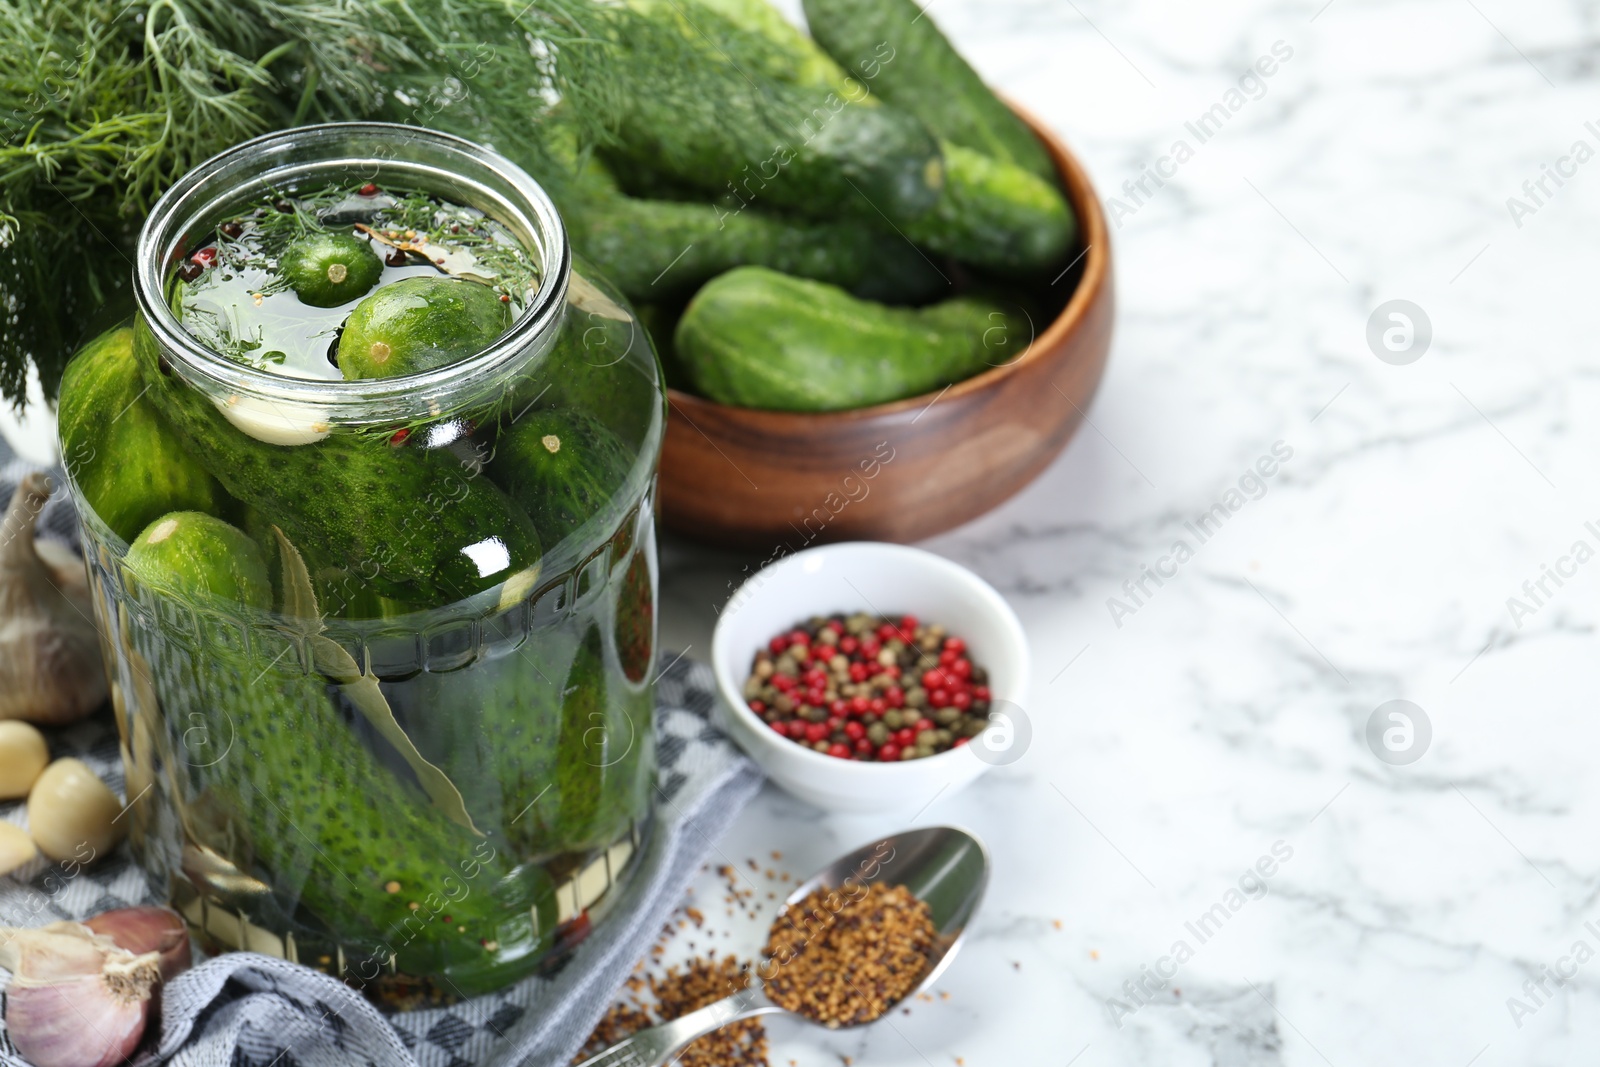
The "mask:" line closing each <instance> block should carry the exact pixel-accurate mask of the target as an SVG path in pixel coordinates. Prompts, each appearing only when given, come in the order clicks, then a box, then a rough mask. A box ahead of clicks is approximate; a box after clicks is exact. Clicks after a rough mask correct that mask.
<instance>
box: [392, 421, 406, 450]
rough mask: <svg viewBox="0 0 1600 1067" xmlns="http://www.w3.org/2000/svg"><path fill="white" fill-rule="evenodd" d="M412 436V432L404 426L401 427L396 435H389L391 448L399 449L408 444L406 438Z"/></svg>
mask: <svg viewBox="0 0 1600 1067" xmlns="http://www.w3.org/2000/svg"><path fill="white" fill-rule="evenodd" d="M410 436H411V431H410V430H408V429H406V428H405V427H404V426H402V427H400V428H399V429H398V430H396V431H395V432H394V433H392V434H390V435H389V447H391V448H399V447H400V446H401V445H403V444H405V443H406V438H408V437H410Z"/></svg>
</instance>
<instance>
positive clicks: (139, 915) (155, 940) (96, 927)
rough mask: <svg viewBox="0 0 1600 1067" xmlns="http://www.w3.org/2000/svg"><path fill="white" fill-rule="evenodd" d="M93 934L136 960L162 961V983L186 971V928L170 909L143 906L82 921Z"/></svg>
mask: <svg viewBox="0 0 1600 1067" xmlns="http://www.w3.org/2000/svg"><path fill="white" fill-rule="evenodd" d="M83 925H85V926H87V927H88V928H89V929H90V930H92V931H93V932H94V933H97V934H101V935H103V936H105V937H109V938H110V939H111V940H113V941H115V942H116V943H117V947H118V948H124V949H127V950H128V951H129V952H131V953H133V954H134V955H135V956H142V955H143V954H144V953H146V952H154V953H156V954H157V955H158V956H160V957H161V980H162V981H163V982H166V981H170V980H171V979H172V976H173V975H175V974H179V973H181V972H183V971H187V970H188V969H189V964H190V962H191V960H192V959H193V957H192V955H191V949H190V947H189V924H188V923H186V922H184V921H183V916H181V915H179V914H178V913H177V912H175V911H173V910H172V909H171V908H157V907H152V906H148V905H147V906H144V907H137V908H117V909H115V910H114V911H103V912H101V913H100V914H99V915H95V916H93V917H91V918H89V919H86V920H84V923H83Z"/></svg>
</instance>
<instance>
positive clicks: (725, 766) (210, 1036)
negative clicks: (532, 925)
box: [0, 446, 761, 1067]
mask: <svg viewBox="0 0 1600 1067" xmlns="http://www.w3.org/2000/svg"><path fill="white" fill-rule="evenodd" d="M0 448H3V446H0ZM5 458H6V457H4V456H0V463H3V462H4V459H5ZM25 470H26V468H22V467H20V466H19V465H17V464H15V463H13V464H9V465H6V466H4V467H3V469H0V497H3V499H4V500H7V501H8V500H10V498H11V493H12V491H13V490H14V489H15V487H16V483H17V479H18V478H20V477H21V474H22V473H25ZM51 505H52V507H56V506H57V505H56V501H54V500H52V501H51ZM71 523H72V517H71V510H70V507H68V508H66V511H65V515H64V517H63V515H62V513H61V512H60V511H59V510H56V511H49V512H47V513H46V515H45V516H44V517H43V518H42V519H41V532H42V533H45V532H48V533H52V534H58V535H62V536H64V537H73V536H74V534H75V531H73V529H72V526H71ZM715 699H716V696H715V686H714V683H713V681H712V677H711V671H710V668H708V667H706V666H705V665H704V664H700V663H696V662H693V661H690V660H687V659H685V660H680V661H678V662H675V663H673V664H672V665H671V666H669V667H668V668H667V670H666V671H665V673H664V674H663V675H662V677H661V680H660V681H659V682H658V683H657V696H656V700H657V706H656V737H657V750H658V763H659V771H658V776H657V780H656V794H655V801H656V813H655V814H656V826H655V830H654V832H653V833H651V834H650V835H649V838H648V841H647V844H646V847H645V853H644V855H643V857H642V858H641V861H640V862H641V863H642V864H643V866H642V868H641V870H640V872H639V876H638V877H637V878H636V879H635V880H634V881H633V882H632V883H631V884H630V886H629V887H628V888H627V889H626V893H627V896H626V897H625V898H623V899H621V900H619V901H618V903H617V905H616V909H615V910H614V911H613V912H611V914H610V916H609V917H608V918H607V920H606V922H604V923H602V924H600V925H599V926H597V927H596V929H595V931H594V933H593V934H591V935H590V936H589V937H588V938H587V939H586V940H585V941H584V942H583V943H582V944H581V945H580V946H579V947H578V949H577V951H576V952H575V953H574V954H573V956H572V958H571V959H570V960H569V961H568V962H567V963H566V964H565V965H564V966H563V967H561V969H560V970H558V971H557V972H556V973H554V974H551V975H545V976H537V977H533V978H528V979H524V980H523V981H521V982H519V983H517V984H516V985H513V986H512V987H510V988H509V989H506V990H503V991H502V992H499V993H496V994H492V995H489V996H485V997H478V998H475V999H472V1000H467V1001H463V1002H461V1003H459V1004H455V1005H452V1006H450V1007H446V1008H432V1009H427V1010H424V1011H415V1012H405V1013H399V1014H393V1015H384V1014H382V1013H380V1012H379V1011H378V1010H377V1009H376V1008H374V1007H373V1006H372V1005H371V1004H370V1003H368V1002H367V1001H366V1000H365V999H363V998H362V996H361V995H360V994H359V993H356V992H355V991H354V990H352V989H350V988H349V987H348V986H346V985H344V984H343V983H341V982H339V981H337V980H335V979H333V978H330V977H328V976H327V975H324V974H321V973H319V972H317V971H313V970H311V969H309V968H306V967H302V966H299V965H297V964H293V963H289V962H287V961H285V960H280V959H275V958H272V957H268V956H261V955H256V954H254V953H246V952H238V953H230V954H228V955H224V956H219V957H216V958H215V959H212V960H210V961H208V962H206V963H202V964H200V965H199V966H197V967H195V968H194V969H193V970H191V971H189V972H187V973H185V974H182V975H180V976H179V977H178V978H176V979H174V980H173V981H172V983H171V984H169V985H168V986H166V988H165V990H164V991H163V993H162V1025H161V1044H160V1047H159V1048H158V1049H156V1050H155V1051H153V1052H149V1053H146V1054H145V1055H144V1056H143V1057H142V1058H141V1059H140V1061H139V1067H146V1065H153V1064H158V1063H165V1064H170V1065H173V1067H257V1065H259V1067H268V1065H272V1067H296V1065H298V1067H349V1065H363V1067H364V1065H373V1067H470V1065H482V1067H554V1065H559V1064H565V1063H567V1062H568V1061H569V1060H571V1058H572V1056H573V1054H574V1053H575V1052H576V1050H577V1049H578V1047H579V1046H580V1045H581V1044H582V1042H583V1040H584V1039H585V1038H586V1037H587V1036H588V1035H589V1032H590V1030H591V1029H593V1027H594V1024H595V1022H596V1021H597V1020H598V1019H599V1017H600V1015H601V1013H602V1012H603V1011H604V1010H605V1008H606V1006H607V1005H608V1004H609V1003H610V1000H611V998H612V996H613V994H614V993H615V992H616V990H617V989H618V988H619V987H620V986H621V985H622V982H623V980H624V979H625V978H627V976H628V974H629V973H630V972H631V971H632V969H633V966H634V964H635V963H636V962H637V961H638V960H639V959H640V957H641V956H643V955H644V953H645V952H646V950H647V949H648V948H649V946H650V944H651V942H652V940H653V938H654V936H655V934H656V933H657V932H658V931H659V930H660V929H661V926H662V924H663V923H665V922H666V921H667V917H668V915H669V913H670V912H671V911H672V909H673V908H674V907H676V906H677V904H678V903H679V901H680V900H681V899H682V897H683V892H684V888H685V886H686V885H687V884H688V881H689V879H690V877H691V876H692V875H693V874H694V872H695V871H696V870H697V869H698V868H699V866H700V864H701V863H702V862H703V861H704V859H705V857H706V854H707V853H708V852H709V851H710V849H711V846H712V843H713V842H714V841H715V840H716V839H717V838H718V837H719V836H720V835H721V834H722V832H723V831H724V830H725V829H726V828H727V826H728V824H729V823H730V822H731V821H732V820H733V818H734V817H735V816H736V815H737V814H738V813H739V811H740V810H741V809H742V808H743V807H744V805H745V803H746V801H748V800H749V799H750V797H751V796H753V795H754V793H755V791H756V790H757V789H758V788H759V787H760V784H761V775H760V772H759V771H758V770H757V769H756V767H755V765H754V764H752V763H751V762H750V761H749V760H748V759H746V758H745V757H744V756H743V755H742V754H741V753H740V752H739V751H738V750H737V749H736V748H735V747H734V746H733V745H732V743H731V742H729V740H728V739H727V738H726V737H725V736H724V735H723V734H722V733H721V732H720V731H718V730H717V729H716V728H715V727H714V726H713V725H712V724H711V710H712V706H713V703H714V701H715ZM51 755H53V756H69V755H70V756H77V757H79V758H80V759H83V760H84V761H85V762H87V763H88V764H89V765H90V766H91V767H93V768H94V769H95V771H96V772H98V773H99V774H100V776H101V777H102V778H104V779H105V780H106V781H107V782H108V783H109V784H110V785H111V787H112V789H113V790H116V791H117V792H118V793H119V795H120V793H121V791H122V786H123V778H122V767H121V764H120V761H119V758H118V754H117V741H116V736H115V733H114V730H113V728H112V727H111V725H110V723H109V721H108V720H107V719H106V717H104V716H99V717H96V718H95V719H93V720H91V721H90V722H86V723H82V724H80V725H78V726H74V727H72V728H69V729H66V730H61V731H55V732H53V733H52V735H51ZM0 818H4V819H6V820H7V821H10V822H14V823H17V824H18V825H22V824H23V823H24V818H23V811H22V805H21V804H9V805H5V806H4V807H0ZM150 902H151V901H150V898H149V897H148V894H147V890H146V887H145V881H144V877H143V875H142V874H141V873H140V871H139V870H138V868H137V867H135V866H134V865H133V863H132V862H131V861H130V860H129V858H128V856H127V854H126V849H125V848H124V849H119V850H118V851H117V852H116V854H114V855H113V856H111V857H110V858H108V859H107V860H105V861H104V862H103V863H101V864H99V865H97V866H95V867H93V868H89V869H87V870H83V871H79V872H77V873H76V874H75V875H73V876H71V877H68V876H67V875H66V873H65V872H64V871H63V869H62V868H60V867H58V866H54V865H50V864H47V863H46V861H44V860H43V859H38V860H34V861H33V863H32V864H30V865H29V866H28V867H25V868H23V869H22V870H20V871H18V872H17V873H16V875H14V876H12V877H8V878H0V925H6V926H37V925H41V924H43V923H47V922H53V921H55V920H58V919H80V918H84V917H86V916H89V915H93V914H94V913H96V912H99V911H105V910H107V909H110V908H118V907H125V906H127V905H129V904H141V903H150ZM3 973H4V972H0V974H3ZM0 1063H3V1064H6V1065H24V1064H25V1061H24V1060H23V1059H21V1057H19V1056H17V1054H16V1050H15V1049H14V1048H13V1047H12V1045H11V1042H10V1040H9V1039H8V1038H6V1037H5V1036H4V1034H3V1033H0Z"/></svg>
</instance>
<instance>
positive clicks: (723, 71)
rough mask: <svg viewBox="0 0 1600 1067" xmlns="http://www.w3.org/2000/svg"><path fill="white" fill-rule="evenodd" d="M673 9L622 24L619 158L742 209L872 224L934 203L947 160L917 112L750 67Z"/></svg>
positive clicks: (613, 151)
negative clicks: (692, 34)
mask: <svg viewBox="0 0 1600 1067" xmlns="http://www.w3.org/2000/svg"><path fill="white" fill-rule="evenodd" d="M674 17H675V16H671V15H668V16H662V17H660V18H653V19H644V20H634V21H630V22H627V23H624V24H623V26H622V27H621V29H620V30H619V42H618V43H619V44H620V45H621V50H622V52H623V55H621V56H620V57H619V61H618V62H617V64H616V70H617V73H618V75H619V76H620V77H621V78H623V79H624V81H626V82H627V83H628V84H627V86H626V90H627V91H626V92H625V93H624V94H623V98H624V100H625V101H626V103H625V105H624V106H623V107H621V108H620V109H619V112H618V115H617V130H616V145H615V146H614V147H613V148H612V149H610V150H609V155H610V157H611V158H613V159H618V160H621V161H622V163H623V165H626V166H630V167H634V168H637V169H638V170H640V171H642V172H646V173H652V174H657V175H660V176H662V177H664V178H667V179H670V180H672V181H675V182H681V183H683V184H685V185H687V186H690V187H693V188H698V189H703V190H706V191H709V192H711V193H712V194H714V195H718V196H728V197H729V199H728V204H729V205H731V206H736V207H740V206H747V205H749V204H751V203H760V204H762V205H763V206H768V205H770V206H773V207H778V208H788V209H792V210H795V211H798V212H800V213H802V214H807V215H812V216H815V217H818V218H823V219H828V220H837V219H838V218H839V217H841V216H845V217H853V218H860V219H866V220H869V221H871V222H872V223H874V224H877V223H879V222H880V221H881V220H882V219H885V218H887V219H888V220H889V221H890V222H891V223H894V224H899V223H901V222H904V221H907V220H909V219H912V218H916V217H917V216H919V215H921V214H923V213H924V212H926V211H928V210H929V209H930V208H932V206H933V204H934V202H935V201H936V200H937V199H938V196H939V190H940V187H941V186H942V185H943V181H944V163H943V158H942V157H941V155H940V153H939V146H938V143H937V142H936V141H935V140H934V139H933V137H932V135H931V134H930V133H929V132H928V130H927V128H926V127H925V126H923V124H922V123H921V122H920V121H918V120H917V119H916V118H915V117H914V116H912V115H911V114H910V113H908V112H905V111H902V110H899V109H897V108H890V107H861V106H858V105H852V104H850V103H849V102H848V101H847V100H846V99H845V98H844V97H842V96H840V95H839V94H838V93H835V92H832V91H829V90H827V89H823V88H816V87H811V86H805V85H798V84H795V83H794V82H792V81H782V80H779V79H777V78H774V77H772V76H771V75H770V74H767V73H765V72H764V71H763V70H761V69H759V68H754V69H748V70H747V69H745V67H744V66H741V64H740V62H739V61H740V58H741V57H740V55H739V54H734V55H728V54H727V53H726V52H725V51H723V50H718V49H716V48H712V47H710V46H708V45H704V44H701V43H700V42H698V41H693V40H690V39H689V38H688V37H686V36H685V35H684V34H683V33H682V32H681V30H680V29H679V28H678V26H677V25H676V24H675V23H674V21H673V19H674ZM635 23H640V24H642V25H636V24H635Z"/></svg>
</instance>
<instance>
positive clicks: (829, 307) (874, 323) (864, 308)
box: [674, 267, 1033, 411]
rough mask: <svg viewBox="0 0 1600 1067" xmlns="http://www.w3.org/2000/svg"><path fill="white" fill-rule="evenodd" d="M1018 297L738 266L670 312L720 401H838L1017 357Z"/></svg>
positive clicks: (695, 367)
mask: <svg viewBox="0 0 1600 1067" xmlns="http://www.w3.org/2000/svg"><path fill="white" fill-rule="evenodd" d="M1032 340H1033V334H1032V326H1031V323H1030V321H1029V319H1028V317H1027V316H1026V314H1025V313H1024V312H1023V310H1022V309H1020V308H1017V307H1015V306H1012V305H1007V304H1004V303H1001V302H999V301H995V300H990V299H987V298H984V297H977V296H963V297H956V298H954V299H951V300H946V301H944V302H942V303H939V304H934V305H932V306H929V307H925V308H917V309H907V308H892V307H886V306H884V305H882V304H875V303H873V302H871V301H866V300H858V299H857V298H855V297H853V296H851V295H850V294H849V293H847V292H845V291H844V290H842V289H840V288H838V287H837V286H831V285H826V284H824V283H822V282H814V281H809V280H806V279H804V278H791V277H789V276H787V275H784V274H779V273H777V272H776V271H770V270H766V269H764V268H761V267H741V268H739V269H738V270H732V271H729V272H728V273H727V274H724V275H722V276H721V277H719V278H715V279H713V280H712V281H711V282H709V283H707V284H706V286H705V288H703V289H701V290H700V292H699V293H698V294H696V296H695V298H694V299H693V300H692V301H690V302H689V307H688V309H687V310H685V311H684V313H683V318H682V319H681V320H679V322H678V329H677V333H676V335H675V338H674V341H675V346H676V350H677V353H678V358H679V359H680V361H681V362H682V363H683V365H684V367H685V370H686V371H687V373H688V374H689V377H690V378H691V380H692V381H693V382H694V385H695V387H696V388H697V389H698V390H699V391H700V392H701V393H702V394H704V395H705V396H707V397H709V398H711V399H712V400H715V401H717V402H719V403H723V404H733V405H737V406H739V407H751V408H767V409H771V410H777V411H843V410H847V409H851V408H860V407H867V406H869V405H872V404H882V403H887V402H889V401H893V400H902V399H904V398H906V397H911V396H917V395H919V394H922V393H926V392H929V391H931V390H934V389H937V388H939V387H940V386H942V385H946V384H948V383H951V382H956V381H961V380H962V379H965V378H969V377H971V376H973V375H974V374H977V373H979V372H981V371H983V370H985V369H987V368H988V367H991V366H1000V365H1002V364H1005V363H1007V362H1010V361H1012V360H1014V359H1016V358H1018V357H1019V356H1020V355H1021V354H1022V353H1023V352H1024V351H1026V349H1027V346H1028V345H1029V344H1030V343H1032Z"/></svg>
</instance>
